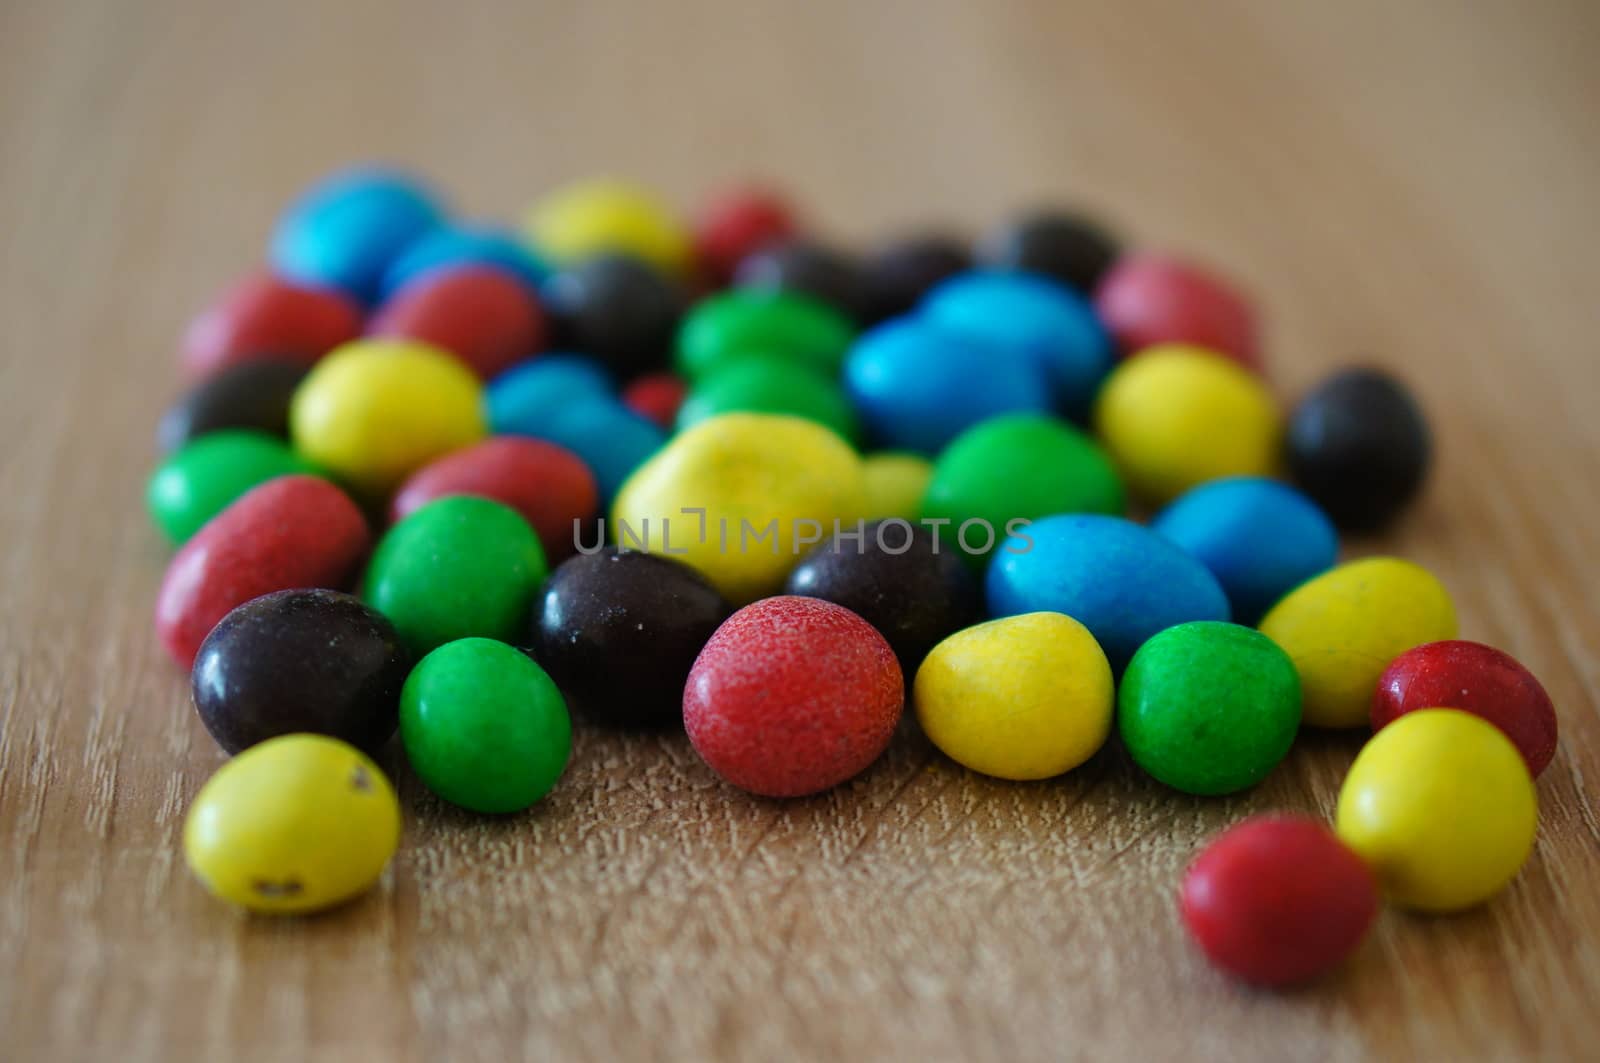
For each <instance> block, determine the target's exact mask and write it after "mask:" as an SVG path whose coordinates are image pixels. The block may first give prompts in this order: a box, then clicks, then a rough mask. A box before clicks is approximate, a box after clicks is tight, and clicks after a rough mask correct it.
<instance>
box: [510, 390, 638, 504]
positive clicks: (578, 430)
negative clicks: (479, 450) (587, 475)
mask: <svg viewBox="0 0 1600 1063" xmlns="http://www.w3.org/2000/svg"><path fill="white" fill-rule="evenodd" d="M529 434H530V435H533V436H535V437H537V438H539V439H543V440H546V441H548V442H551V443H554V444H555V445H556V446H559V447H563V448H565V449H567V450H569V451H571V452H572V453H573V454H576V455H577V456H578V457H579V458H580V459H581V460H582V461H583V463H584V464H585V465H587V466H588V467H589V470H590V471H591V472H593V473H594V482H595V486H596V487H598V488H599V490H600V499H601V501H602V502H607V501H609V500H611V499H613V498H615V497H616V495H617V492H618V491H620V490H621V489H622V485H623V484H624V483H626V482H627V480H628V477H630V476H632V475H633V473H634V471H635V470H637V469H638V468H639V467H640V466H642V465H643V464H644V463H645V462H646V461H648V460H649V459H650V457H651V456H652V455H653V454H655V453H656V452H657V451H659V450H660V449H661V446H662V444H663V443H664V442H665V441H666V438H667V434H666V433H665V432H663V431H662V430H661V429H660V428H659V427H658V426H657V425H656V424H655V422H654V421H651V420H648V419H646V418H644V417H641V416H640V415H639V414H637V413H634V412H633V411H632V410H630V409H629V408H628V407H626V406H624V405H623V404H622V402H621V400H619V399H616V398H614V397H612V396H610V395H590V396H586V397H574V398H573V399H572V400H571V401H569V402H567V403H565V404H563V405H562V406H561V407H560V408H559V409H557V410H556V411H555V412H554V413H552V414H550V415H549V416H548V417H547V418H546V419H545V420H544V421H542V422H541V423H540V424H539V425H538V426H537V427H536V428H535V429H534V430H533V431H532V432H530V433H529Z"/></svg>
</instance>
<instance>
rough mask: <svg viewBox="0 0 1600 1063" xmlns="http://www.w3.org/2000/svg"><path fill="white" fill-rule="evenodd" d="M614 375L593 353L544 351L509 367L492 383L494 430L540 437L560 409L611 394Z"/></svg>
mask: <svg viewBox="0 0 1600 1063" xmlns="http://www.w3.org/2000/svg"><path fill="white" fill-rule="evenodd" d="M611 394H612V384H611V375H610V374H609V373H607V372H606V371H605V370H604V369H603V368H601V366H600V363H599V362H596V361H595V360H594V359H592V358H585V357H583V356H582V355H577V354H544V355H540V356H539V357H537V358H533V359H530V360H529V361H526V362H519V363H518V364H516V365H514V366H512V367H511V368H510V369H507V370H506V371H505V372H504V373H501V374H500V375H499V376H497V377H495V378H494V379H493V380H492V381H490V382H489V389H488V393H487V403H488V407H489V431H491V432H493V433H494V434H495V435H517V436H541V433H542V432H543V430H544V427H545V426H546V425H547V424H548V423H549V422H550V421H552V420H554V418H555V416H556V414H557V413H559V412H561V410H562V409H563V408H564V407H566V406H569V405H571V404H572V403H573V402H576V401H577V400H579V399H586V398H609V397H610V396H611Z"/></svg>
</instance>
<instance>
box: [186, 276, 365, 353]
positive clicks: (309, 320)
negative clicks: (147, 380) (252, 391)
mask: <svg viewBox="0 0 1600 1063" xmlns="http://www.w3.org/2000/svg"><path fill="white" fill-rule="evenodd" d="M359 335H361V308H360V307H359V306H357V305H356V304H355V303H354V302H353V301H352V300H351V299H350V298H348V297H347V296H345V295H343V294H341V293H339V292H335V291H330V290H328V289H325V288H306V287H302V286H301V285H298V284H291V283H290V282H289V281H285V280H279V279H278V278H277V277H273V276H270V275H267V274H260V275H257V276H254V277H249V278H247V279H246V280H244V281H242V282H241V283H239V284H237V285H235V286H234V287H233V288H231V289H229V290H228V292H226V293H225V294H224V295H223V297H222V298H221V299H220V300H218V301H217V302H216V303H215V304H214V305H212V306H211V307H210V308H209V309H207V310H206V311H205V312H204V313H202V314H201V315H200V316H199V317H197V318H195V319H194V321H193V322H191V323H190V325H189V328H188V331H187V332H185V333H184V337H183V354H182V359H183V371H184V372H185V373H186V374H188V376H189V377H190V378H191V379H199V378H201V377H207V376H210V375H211V374H213V373H215V372H217V371H218V370H220V369H224V368H226V367H228V366H230V365H237V364H238V363H240V362H250V361H258V360H262V359H274V360H278V361H287V362H294V363H296V364H298V365H310V364H312V363H313V362H315V361H316V360H317V359H318V358H321V357H322V356H323V355H324V354H327V353H328V352H329V351H331V350H333V349H334V348H335V347H337V346H339V344H341V343H344V342H346V341H348V340H353V339H355V338H356V337H357V336H359Z"/></svg>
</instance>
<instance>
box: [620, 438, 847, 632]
mask: <svg viewBox="0 0 1600 1063" xmlns="http://www.w3.org/2000/svg"><path fill="white" fill-rule="evenodd" d="M865 506H866V497H865V486H864V483H863V478H862V473H861V460H860V458H858V457H857V456H856V454H855V452H854V451H852V450H851V449H850V447H849V446H847V445H846V444H845V443H844V441H843V440H841V439H840V438H839V437H838V436H837V435H835V434H834V433H832V432H830V431H828V430H827V429H826V428H823V427H822V426H821V425H818V424H815V423H813V422H811V421H807V420H803V419H801V418H798V417H782V416H776V415H772V414H757V413H729V414H723V415H722V416H720V417H713V418H711V419H710V420H707V421H702V422H700V423H699V424H697V425H695V426H694V427H693V428H690V429H687V430H686V431H683V432H680V433H679V434H678V435H677V436H675V437H674V438H673V439H672V441H671V442H669V443H668V444H667V445H666V446H665V447H664V448H662V450H661V451H660V452H659V453H658V454H656V455H655V457H653V458H651V459H650V460H649V461H647V462H645V463H644V465H642V466H640V468H639V469H638V471H637V472H635V473H634V474H633V476H632V477H630V478H629V480H628V482H627V483H626V484H625V485H624V486H623V488H622V490H621V491H620V492H619V493H618V495H617V498H616V501H615V503H614V504H613V505H612V508H611V524H612V527H611V529H610V531H611V537H612V539H613V540H614V541H616V542H617V543H619V544H620V545H622V546H630V545H632V546H636V547H637V548H640V549H648V550H651V551H654V552H658V553H664V554H668V555H669V556H676V557H677V558H678V559H679V560H681V561H683V562H684V563H685V564H688V565H690V566H692V567H693V568H695V569H698V570H699V571H700V572H701V573H703V574H704V575H705V576H706V577H707V578H708V579H710V580H711V582H712V583H713V584H714V585H715V586H716V587H717V589H718V590H719V591H720V592H721V593H722V595H723V596H724V597H725V598H727V599H728V601H729V602H731V603H732V604H734V605H741V604H744V603H746V602H749V601H752V600H754V599H756V598H759V597H762V596H763V595H767V594H773V593H776V592H777V590H778V588H779V587H781V586H782V585H783V580H784V577H785V576H786V575H788V573H789V570H790V569H791V568H793V567H794V565H795V564H796V562H797V561H798V560H799V555H800V552H801V550H802V549H803V545H797V543H796V539H797V538H799V537H801V536H804V535H806V534H808V533H810V534H814V535H815V536H816V537H817V538H818V539H820V538H821V536H822V535H824V534H831V533H832V531H833V522H834V521H835V520H839V521H840V522H841V523H842V524H845V525H851V526H853V525H854V522H855V521H856V520H858V519H860V518H861V511H862V510H863V509H864V508H865ZM686 509H703V510H704V511H705V512H704V513H703V514H699V513H694V512H686ZM668 522H670V523H668Z"/></svg>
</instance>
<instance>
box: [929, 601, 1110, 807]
mask: <svg viewBox="0 0 1600 1063" xmlns="http://www.w3.org/2000/svg"><path fill="white" fill-rule="evenodd" d="M912 697H913V700H914V703H915V705H916V709H917V719H918V720H919V721H920V722H921V723H922V730H923V731H924V732H925V733H926V734H927V736H928V738H929V739H930V740H931V741H932V742H933V744H934V745H936V746H938V747H939V748H940V749H941V750H943V751H944V753H945V755H946V756H948V757H950V758H951V759H952V760H954V761H956V762H957V763H959V764H962V765H965V766H966V767H968V768H971V769H972V770H973V771H977V772H982V773H983V774H985V775H993V776H996V777H998V778H1001V779H1048V778H1050V777H1051V776H1052V775H1060V774H1061V773H1062V772H1064V771H1068V770H1070V769H1072V768H1075V767H1077V766H1078V765H1079V764H1082V763H1083V762H1084V761H1086V760H1088V759H1089V758H1090V757H1091V756H1093V755H1094V753H1095V751H1096V750H1097V749H1099V748H1100V747H1101V746H1102V745H1104V744H1105V740H1106V735H1107V734H1108V733H1110V730H1111V705H1112V687H1111V665H1110V664H1109V663H1107V661H1106V655H1105V653H1104V652H1103V651H1102V650H1101V649H1100V645H1099V643H1097V642H1095V640H1094V636H1093V635H1091V634H1089V629H1088V628H1086V627H1084V626H1083V625H1082V624H1080V623H1078V622H1077V621H1076V620H1074V619H1072V618H1071V617H1069V616H1064V615H1062V614H1061V613H1024V614H1023V615H1021V616H1010V617H1006V618H1004V619H1002V620H991V621H989V622H988V623H987V624H979V625H977V626H976V627H969V628H967V629H966V630H965V631H958V632H956V633H955V634H954V635H951V636H950V637H949V638H947V639H945V640H944V641H943V642H941V643H939V645H937V646H935V647H934V648H933V651H932V652H931V653H929V654H928V656H927V658H926V659H925V660H924V661H923V662H922V667H921V668H919V669H917V678H916V682H915V684H914V685H913V690H912Z"/></svg>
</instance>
